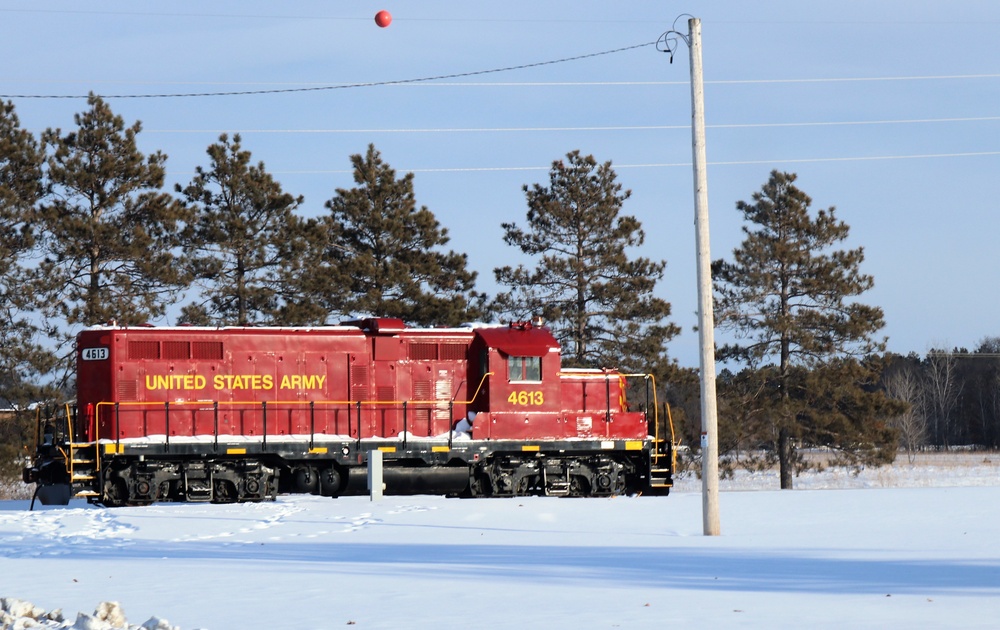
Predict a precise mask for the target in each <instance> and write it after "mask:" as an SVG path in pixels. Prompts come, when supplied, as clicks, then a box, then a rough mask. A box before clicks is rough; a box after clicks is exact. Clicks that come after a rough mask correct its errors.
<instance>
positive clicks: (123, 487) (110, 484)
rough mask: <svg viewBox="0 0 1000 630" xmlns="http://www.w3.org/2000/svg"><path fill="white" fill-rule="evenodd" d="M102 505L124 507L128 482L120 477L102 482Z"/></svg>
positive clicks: (126, 500) (126, 502)
mask: <svg viewBox="0 0 1000 630" xmlns="http://www.w3.org/2000/svg"><path fill="white" fill-rule="evenodd" d="M101 503H103V504H104V507H109V508H116V507H125V506H126V505H127V504H128V484H127V483H125V480H124V479H122V478H121V477H115V478H113V479H108V480H107V481H106V482H105V483H104V496H103V497H101Z"/></svg>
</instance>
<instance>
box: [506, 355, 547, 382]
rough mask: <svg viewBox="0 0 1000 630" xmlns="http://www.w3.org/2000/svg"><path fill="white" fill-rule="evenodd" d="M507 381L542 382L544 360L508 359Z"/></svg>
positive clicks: (512, 357)
mask: <svg viewBox="0 0 1000 630" xmlns="http://www.w3.org/2000/svg"><path fill="white" fill-rule="evenodd" d="M507 380H509V381H535V382H540V381H541V380H542V358H541V357H514V356H511V357H507Z"/></svg>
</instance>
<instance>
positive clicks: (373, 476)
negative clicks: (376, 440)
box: [368, 448, 385, 501]
mask: <svg viewBox="0 0 1000 630" xmlns="http://www.w3.org/2000/svg"><path fill="white" fill-rule="evenodd" d="M383 490H385V483H384V482H383V481H382V451H380V450H378V449H377V448H375V449H372V450H370V451H368V493H369V494H370V495H371V500H372V501H381V500H382V491H383Z"/></svg>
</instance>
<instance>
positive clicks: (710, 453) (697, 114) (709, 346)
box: [688, 17, 721, 536]
mask: <svg viewBox="0 0 1000 630" xmlns="http://www.w3.org/2000/svg"><path fill="white" fill-rule="evenodd" d="M688 38H689V40H688V45H689V46H690V47H691V136H692V152H693V155H694V214H695V219H694V225H695V234H696V237H697V247H696V256H697V260H698V345H699V348H700V368H701V487H702V491H701V499H702V501H701V503H702V524H703V526H704V534H705V536H718V535H719V534H720V533H721V526H720V524H719V440H718V433H719V421H718V410H717V407H716V399H715V316H714V314H713V310H712V309H713V304H712V255H711V252H710V251H709V241H708V159H707V157H706V151H705V90H704V83H703V78H702V72H701V20H699V19H698V18H695V17H693V18H691V19H689V20H688Z"/></svg>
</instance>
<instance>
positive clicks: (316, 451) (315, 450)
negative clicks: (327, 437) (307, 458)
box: [309, 446, 326, 455]
mask: <svg viewBox="0 0 1000 630" xmlns="http://www.w3.org/2000/svg"><path fill="white" fill-rule="evenodd" d="M309 453H310V454H312V455H322V454H323V453H326V447H325V446H319V447H316V448H311V449H309Z"/></svg>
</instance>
